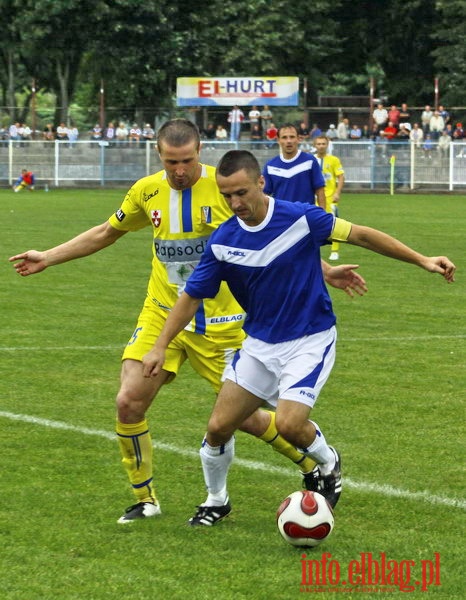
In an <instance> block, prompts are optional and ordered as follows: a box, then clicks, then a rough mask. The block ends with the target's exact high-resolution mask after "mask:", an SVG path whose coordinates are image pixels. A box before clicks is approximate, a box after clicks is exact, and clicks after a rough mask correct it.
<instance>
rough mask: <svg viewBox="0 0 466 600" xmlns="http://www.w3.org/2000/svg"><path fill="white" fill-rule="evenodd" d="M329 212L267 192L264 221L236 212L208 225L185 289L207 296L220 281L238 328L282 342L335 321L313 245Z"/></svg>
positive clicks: (323, 235)
mask: <svg viewBox="0 0 466 600" xmlns="http://www.w3.org/2000/svg"><path fill="white" fill-rule="evenodd" d="M334 224H335V218H334V216H333V215H331V214H329V213H326V212H325V211H323V210H322V209H321V208H319V207H317V206H315V205H309V204H303V203H301V202H296V203H290V202H284V201H280V200H274V199H273V198H269V207H268V211H267V216H266V218H265V220H264V221H263V222H262V223H261V224H260V225H258V226H256V227H249V226H247V225H246V224H245V223H244V222H243V221H241V220H240V219H238V218H237V217H236V216H234V217H232V218H230V219H228V221H226V222H225V223H223V224H222V225H220V227H219V228H218V229H217V231H215V232H214V233H213V234H212V235H211V237H210V239H209V242H208V244H207V247H206V250H205V252H204V254H203V255H202V257H201V260H200V262H199V264H198V266H197V267H196V269H195V270H194V271H193V273H192V274H191V277H190V278H189V280H188V282H187V284H186V288H185V291H186V292H187V293H188V294H189V295H190V296H192V297H194V298H213V297H214V296H215V295H216V294H217V292H218V289H219V287H220V284H221V282H222V281H226V282H227V284H228V286H229V288H230V290H231V292H232V294H233V296H234V297H235V298H236V300H237V301H238V303H239V304H240V305H241V306H242V308H243V309H244V310H245V311H246V313H247V316H246V320H245V322H244V326H243V328H244V330H245V331H246V333H248V334H249V335H250V336H252V337H255V338H258V339H260V340H263V341H265V342H268V343H278V342H285V341H289V340H294V339H297V338H300V337H303V336H305V335H311V334H314V333H318V332H320V331H324V330H326V329H329V328H330V327H332V326H333V325H334V324H335V321H336V319H335V315H334V313H333V310H332V303H331V300H330V296H329V294H328V292H327V289H326V287H325V283H324V279H323V274H322V269H321V262H320V246H322V245H323V244H325V243H326V242H327V241H328V239H329V237H331V235H332V232H333V228H334Z"/></svg>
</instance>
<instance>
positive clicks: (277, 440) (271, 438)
mask: <svg viewBox="0 0 466 600" xmlns="http://www.w3.org/2000/svg"><path fill="white" fill-rule="evenodd" d="M265 412H267V413H268V414H269V415H270V425H269V426H268V427H267V430H266V432H265V433H263V434H262V435H261V436H260V438H259V439H261V440H263V441H264V442H267V444H270V445H271V446H272V448H273V449H274V450H276V451H277V452H280V454H283V456H286V458H289V459H290V460H291V461H293V462H294V463H295V464H296V465H298V467H299V469H300V470H301V472H302V473H309V472H310V471H312V469H313V468H314V467H315V466H316V464H317V463H316V462H314V461H313V460H312V458H309V457H308V456H305V455H304V454H303V453H302V452H299V451H298V450H296V448H295V447H294V446H293V445H292V444H290V443H289V442H287V441H286V440H285V438H283V437H282V436H281V435H280V434H279V433H278V431H277V427H276V425H275V413H274V412H272V411H269V410H266V411H265Z"/></svg>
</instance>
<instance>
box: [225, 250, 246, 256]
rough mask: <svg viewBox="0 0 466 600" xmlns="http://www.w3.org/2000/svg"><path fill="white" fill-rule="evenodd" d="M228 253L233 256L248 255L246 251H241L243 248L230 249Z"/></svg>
mask: <svg viewBox="0 0 466 600" xmlns="http://www.w3.org/2000/svg"><path fill="white" fill-rule="evenodd" d="M227 254H229V255H231V256H246V252H241V250H228V252H227Z"/></svg>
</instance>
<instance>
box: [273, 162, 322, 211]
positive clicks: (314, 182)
mask: <svg viewBox="0 0 466 600" xmlns="http://www.w3.org/2000/svg"><path fill="white" fill-rule="evenodd" d="M262 175H263V176H264V178H265V187H264V193H265V194H270V195H271V196H273V197H274V198H279V199H281V200H289V201H290V202H309V204H314V202H315V193H316V190H318V189H319V188H323V187H325V180H324V177H323V175H322V171H321V169H320V166H319V163H318V161H317V159H316V158H315V157H314V156H313V155H312V154H309V153H308V152H301V150H298V154H297V155H296V156H295V157H294V158H292V159H291V160H285V159H284V158H283V157H282V155H281V154H280V155H279V156H276V157H275V158H272V160H269V162H268V163H266V165H265V167H264V170H263V171H262Z"/></svg>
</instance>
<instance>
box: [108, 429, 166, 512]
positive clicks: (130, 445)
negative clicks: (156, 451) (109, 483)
mask: <svg viewBox="0 0 466 600" xmlns="http://www.w3.org/2000/svg"><path fill="white" fill-rule="evenodd" d="M116 432H117V436H118V444H119V446H120V452H121V456H122V457H123V459H122V462H123V467H124V468H125V470H126V472H127V474H128V477H129V481H130V483H131V485H132V486H133V492H134V495H135V496H136V498H137V501H138V502H153V503H157V496H156V495H155V490H154V484H153V483H152V440H151V437H150V432H149V427H148V424H147V421H146V419H144V421H141V422H140V423H133V424H128V423H120V421H117V425H116Z"/></svg>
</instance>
